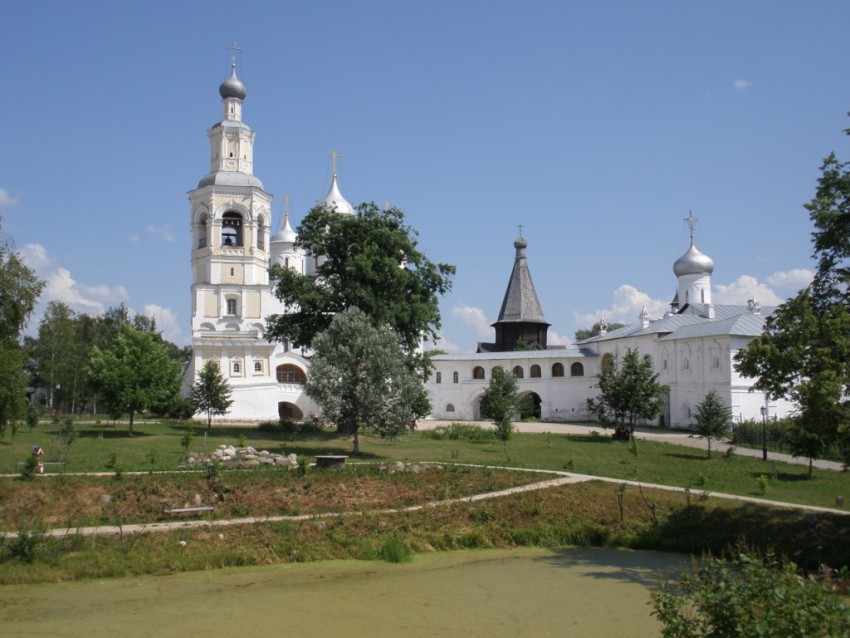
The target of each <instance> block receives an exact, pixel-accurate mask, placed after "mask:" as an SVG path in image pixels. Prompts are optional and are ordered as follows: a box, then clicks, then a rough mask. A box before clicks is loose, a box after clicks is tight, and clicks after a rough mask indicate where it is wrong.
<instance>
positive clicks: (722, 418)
mask: <svg viewBox="0 0 850 638" xmlns="http://www.w3.org/2000/svg"><path fill="white" fill-rule="evenodd" d="M731 429H732V409H731V408H730V407H729V406H727V405H726V404H725V403H723V399H721V398H720V395H719V394H717V392H715V391H714V390H711V391H710V392H709V393H708V394H706V395H705V398H704V399H703V400H702V401H701V402H700V403H699V404H698V405H697V406H696V410H695V412H694V430H695V431H696V433H697V434H698V435H699V436H700V437H701V438H704V439H705V440H706V441H708V458H711V439H719V438H721V437H724V436H726V435H727V434H729V432H730V431H731Z"/></svg>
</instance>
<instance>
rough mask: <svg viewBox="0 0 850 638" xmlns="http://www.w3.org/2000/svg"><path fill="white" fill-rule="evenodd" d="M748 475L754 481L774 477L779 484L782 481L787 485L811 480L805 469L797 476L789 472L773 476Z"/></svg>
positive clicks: (752, 473) (759, 473)
mask: <svg viewBox="0 0 850 638" xmlns="http://www.w3.org/2000/svg"><path fill="white" fill-rule="evenodd" d="M749 475H750V476H752V477H753V478H755V479H757V478H758V477H760V476H763V475H767V476H771V477H776V480H778V481H779V482H780V483H781V482H783V481H784V482H788V483H797V482H799V481H810V480H813V479H810V478H809V470H808V468H805V467H804V468H803V470H802V472H801V473H799V474H796V473H795V474H791V473H790V472H777V473H776V474H773V472H749Z"/></svg>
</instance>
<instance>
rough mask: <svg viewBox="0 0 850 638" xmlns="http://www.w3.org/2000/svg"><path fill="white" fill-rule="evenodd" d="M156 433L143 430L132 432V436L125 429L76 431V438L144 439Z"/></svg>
mask: <svg viewBox="0 0 850 638" xmlns="http://www.w3.org/2000/svg"><path fill="white" fill-rule="evenodd" d="M155 434H157V433H154V432H145V431H144V430H136V429H134V430H133V435H132V436H130V433H129V432H128V431H127V430H126V429H122V430H89V429H86V430H77V438H80V439H104V440H106V439H130V438H133V439H144V438H145V437H149V436H154V435H155Z"/></svg>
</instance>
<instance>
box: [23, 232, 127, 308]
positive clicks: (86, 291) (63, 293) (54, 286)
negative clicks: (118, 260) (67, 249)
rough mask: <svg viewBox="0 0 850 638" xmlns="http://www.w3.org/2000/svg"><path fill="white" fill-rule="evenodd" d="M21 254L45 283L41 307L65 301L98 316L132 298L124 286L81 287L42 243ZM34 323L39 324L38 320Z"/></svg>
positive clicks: (25, 248) (83, 285) (31, 246)
mask: <svg viewBox="0 0 850 638" xmlns="http://www.w3.org/2000/svg"><path fill="white" fill-rule="evenodd" d="M19 253H20V255H21V256H22V257H23V259H24V261H25V262H26V264H27V265H28V266H29V267H30V268H32V269H33V270H35V272H36V274H38V276H39V277H40V278H41V279H43V280H44V292H42V294H41V299H40V300H39V302H40V304H47V303H48V302H50V301H61V302H62V303H65V304H67V305H68V306H69V307H70V308H71V309H72V310H75V311H77V312H87V313H94V314H97V313H100V312H103V311H104V310H105V309H106V308H107V307H108V306H114V305H117V304H119V303H122V302H125V301H127V300H128V299H129V298H130V296H129V295H128V294H127V290H126V289H125V288H124V287H123V286H109V285H106V284H99V285H95V286H87V285H85V284H81V283H80V282H78V281H77V280H76V279H74V278H73V277H72V276H71V272H70V271H69V270H68V269H67V268H63V267H61V266H57V265H56V263H55V260H54V259H53V258H52V257H50V255H48V254H47V250H45V248H44V246H42V245H41V244H27V245H26V246H24V247H23V248H21V250H20V251H19ZM37 314H39V315H40V314H41V313H37ZM34 321H36V322H37V321H38V317H36V318H35V320H34Z"/></svg>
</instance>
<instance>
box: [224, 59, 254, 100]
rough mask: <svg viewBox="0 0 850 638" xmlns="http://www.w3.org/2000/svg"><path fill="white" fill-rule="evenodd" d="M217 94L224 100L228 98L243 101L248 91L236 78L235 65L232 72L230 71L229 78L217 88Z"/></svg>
mask: <svg viewBox="0 0 850 638" xmlns="http://www.w3.org/2000/svg"><path fill="white" fill-rule="evenodd" d="M218 93H219V95H221V98H222V99H224V100H226V99H227V98H229V97H235V98H238V99H240V100H244V99H245V96H246V95H248V89H246V88H245V85H244V84H242V81H241V80H240V79H239V78H238V77H236V64H234V65H233V67H232V70H231V71H230V77H229V78H227V79H226V80H225V81H224V82H222V83H221V86H219V87H218Z"/></svg>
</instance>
